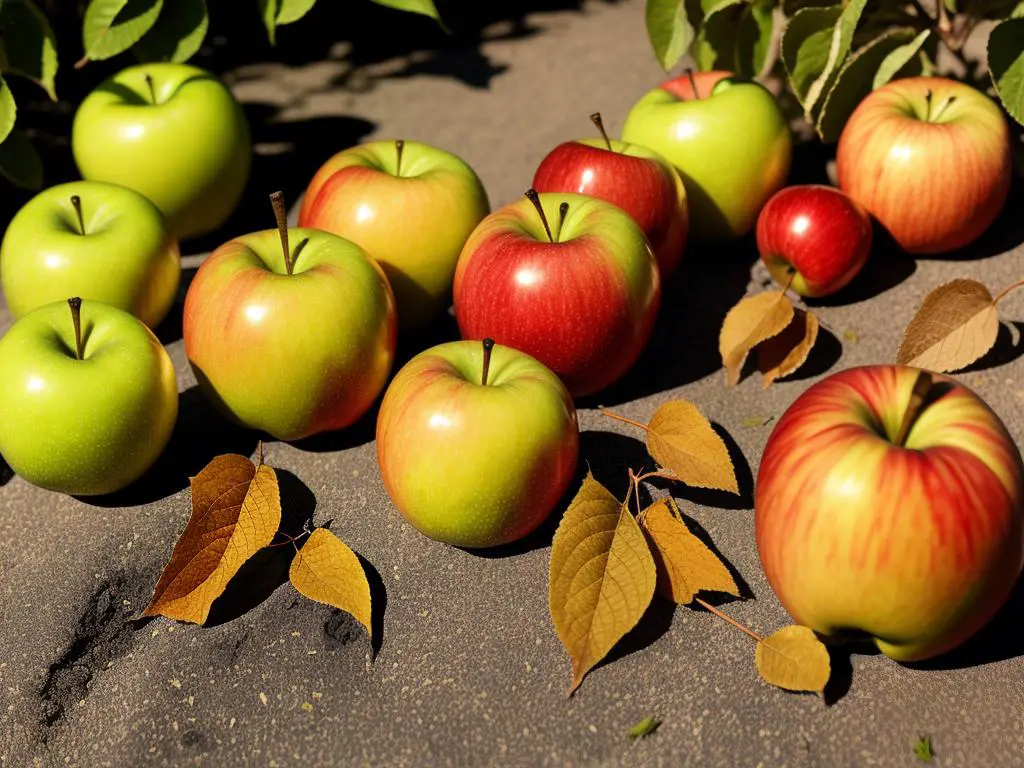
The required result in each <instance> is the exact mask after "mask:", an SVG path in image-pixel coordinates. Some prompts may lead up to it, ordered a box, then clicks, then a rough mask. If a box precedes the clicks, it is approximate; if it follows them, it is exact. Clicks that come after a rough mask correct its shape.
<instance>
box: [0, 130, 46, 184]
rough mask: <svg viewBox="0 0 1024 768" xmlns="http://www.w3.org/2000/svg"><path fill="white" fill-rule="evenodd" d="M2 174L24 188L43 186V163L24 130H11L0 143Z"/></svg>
mask: <svg viewBox="0 0 1024 768" xmlns="http://www.w3.org/2000/svg"><path fill="white" fill-rule="evenodd" d="M0 176H3V177H4V178H5V179H7V180H8V181H9V182H11V183H12V184H14V185H15V186H18V187H21V188H22V189H31V190H37V189H42V187H43V163H42V161H41V160H40V159H39V154H38V153H37V152H36V148H35V147H33V146H32V142H31V141H29V140H28V137H27V136H26V135H25V134H24V133H23V132H22V131H11V133H10V135H9V136H8V137H7V138H6V139H5V140H4V141H3V142H2V143H0Z"/></svg>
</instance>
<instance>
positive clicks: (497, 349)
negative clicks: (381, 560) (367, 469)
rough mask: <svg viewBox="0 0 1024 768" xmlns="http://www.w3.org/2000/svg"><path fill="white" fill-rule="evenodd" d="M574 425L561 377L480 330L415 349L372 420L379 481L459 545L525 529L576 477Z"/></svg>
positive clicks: (512, 536)
mask: <svg viewBox="0 0 1024 768" xmlns="http://www.w3.org/2000/svg"><path fill="white" fill-rule="evenodd" d="M578 454H579V428H578V426H577V423H576V409H575V407H574V406H573V403H572V398H571V397H570V396H569V392H568V390H566V388H565V385H564V384H562V382H561V380H560V379H559V378H558V377H557V376H556V375H555V374H554V373H552V372H551V371H550V370H549V369H548V368H547V367H545V366H544V365H543V364H541V363H540V362H538V361H537V360H535V359H534V358H532V357H530V356H529V355H526V354H524V353H522V352H519V351H517V350H515V349H513V348H512V347H506V346H502V345H497V346H493V342H491V341H490V340H489V339H485V340H484V342H479V341H454V342H449V343H447V344H441V345H439V346H436V347H433V348H431V349H428V350H427V351H425V352H422V353H420V354H419V355H417V356H416V357H414V358H413V359H412V360H411V361H409V363H407V364H406V365H405V367H403V368H402V370H401V371H399V372H398V374H397V375H396V376H395V379H394V381H392V382H391V386H390V387H388V390H387V393H386V394H385V395H384V402H383V403H382V404H381V409H380V415H379V417H378V419H377V461H378V463H379V464H380V470H381V475H382V476H383V479H384V487H385V488H386V489H387V492H388V495H389V496H390V497H391V500H392V501H393V502H394V504H395V506H396V507H398V510H399V511H400V512H401V513H402V515H404V516H405V518H406V519H407V520H408V521H409V522H410V523H412V524H413V526H415V527H416V528H417V529H419V531H420V532H422V533H424V534H425V535H427V536H429V537H430V538H432V539H435V540H437V541H442V542H444V543H446V544H451V545H453V546H458V547H469V548H478V547H492V546H497V545H499V544H506V543H509V542H512V541H515V540H517V539H521V538H522V537H524V536H526V535H527V534H529V533H530V532H531V531H533V530H534V529H536V528H537V526H538V525H540V524H541V523H542V522H543V521H544V519H545V518H547V516H548V515H549V514H550V513H551V511H552V509H554V507H555V505H556V504H557V503H558V501H559V499H561V498H562V495H563V494H564V493H565V491H566V489H567V487H568V485H569V483H570V482H571V481H572V478H573V475H574V472H575V469H576V461H577V458H578Z"/></svg>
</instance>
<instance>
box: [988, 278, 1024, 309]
mask: <svg viewBox="0 0 1024 768" xmlns="http://www.w3.org/2000/svg"><path fill="white" fill-rule="evenodd" d="M1022 285H1024V280H1018V281H1017V282H1016V283H1011V284H1010V285H1008V286H1006V287H1005V288H1003V290H1001V291H1000V292H999V295H998V296H996V297H995V298H994V299H992V303H993V304H998V303H999V302H1000V301H1002V300H1003V299H1004V298H1006V294H1008V293H1011V292H1012V291H1015V290H1017V289H1018V288H1020V287H1021V286H1022Z"/></svg>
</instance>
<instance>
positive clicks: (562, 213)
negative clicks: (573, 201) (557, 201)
mask: <svg viewBox="0 0 1024 768" xmlns="http://www.w3.org/2000/svg"><path fill="white" fill-rule="evenodd" d="M568 214H569V204H568V203H562V204H561V205H560V206H558V240H559V241H561V239H562V226H563V225H564V224H565V217H566V216H567V215H568Z"/></svg>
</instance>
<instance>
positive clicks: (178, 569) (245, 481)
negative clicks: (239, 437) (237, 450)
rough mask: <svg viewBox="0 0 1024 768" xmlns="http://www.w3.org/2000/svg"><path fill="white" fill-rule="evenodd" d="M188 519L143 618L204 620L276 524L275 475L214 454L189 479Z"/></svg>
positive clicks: (267, 540) (278, 515)
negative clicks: (213, 456)
mask: <svg viewBox="0 0 1024 768" xmlns="http://www.w3.org/2000/svg"><path fill="white" fill-rule="evenodd" d="M191 487H192V515H191V516H190V517H189V520H188V525H186V526H185V531H184V532H183V533H182V534H181V538H179V539H178V542H177V544H175V545H174V551H173V552H172V553H171V559H170V560H169V561H168V563H167V565H166V567H165V568H164V572H163V574H161V576H160V581H159V582H158V583H157V585H156V589H155V590H154V591H153V599H152V600H151V601H150V603H149V606H148V607H147V608H146V610H145V611H144V612H143V614H142V615H143V616H166V617H167V618H169V619H178V620H179V621H190V622H193V623H195V624H203V623H205V622H206V619H207V617H208V616H209V613H210V606H211V605H212V604H213V601H214V600H216V599H217V598H218V597H219V596H220V595H221V593H223V592H224V588H225V587H226V586H227V584H228V581H230V580H231V577H232V576H234V575H235V574H236V573H237V572H238V569H239V568H241V567H242V564H243V563H245V561H246V560H248V559H249V558H250V557H252V556H253V555H255V554H256V553H257V552H258V551H259V550H260V549H262V548H263V547H265V546H267V545H268V544H269V543H270V542H271V540H272V539H273V538H274V534H275V533H276V532H277V529H278V527H279V526H280V525H281V496H280V492H279V490H278V486H277V475H276V474H275V473H274V470H273V469H271V468H270V467H268V466H267V465H266V464H260V465H259V467H257V466H256V465H255V464H253V463H252V461H250V460H249V459H247V458H246V457H245V456H238V455H236V454H227V455H225V456H218V457H217V458H215V459H214V460H213V461H211V462H210V463H209V464H207V465H206V467H205V468H204V469H203V470H202V472H200V473H199V474H198V475H196V476H195V477H193V478H192V481H191Z"/></svg>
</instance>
